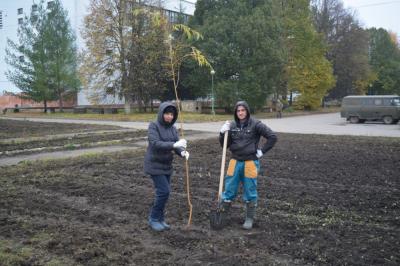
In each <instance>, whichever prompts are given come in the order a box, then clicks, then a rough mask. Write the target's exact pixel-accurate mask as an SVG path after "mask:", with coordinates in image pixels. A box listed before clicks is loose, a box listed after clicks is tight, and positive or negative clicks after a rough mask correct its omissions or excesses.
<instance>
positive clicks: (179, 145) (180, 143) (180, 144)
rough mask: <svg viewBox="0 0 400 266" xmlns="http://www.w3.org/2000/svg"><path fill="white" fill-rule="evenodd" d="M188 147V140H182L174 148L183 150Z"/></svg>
mask: <svg viewBox="0 0 400 266" xmlns="http://www.w3.org/2000/svg"><path fill="white" fill-rule="evenodd" d="M186 146H187V141H186V139H180V140H178V141H177V142H175V143H174V148H182V149H186Z"/></svg>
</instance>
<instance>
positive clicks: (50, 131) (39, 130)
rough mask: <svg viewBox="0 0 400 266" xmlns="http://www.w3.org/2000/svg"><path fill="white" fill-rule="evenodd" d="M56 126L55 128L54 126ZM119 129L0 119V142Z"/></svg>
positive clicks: (102, 126) (104, 126)
mask: <svg viewBox="0 0 400 266" xmlns="http://www.w3.org/2000/svg"><path fill="white" fill-rule="evenodd" d="M54 125H57V126H54ZM112 129H121V128H120V127H115V126H106V125H84V124H61V123H57V124H54V123H40V122H31V121H21V120H10V119H0V140H1V139H7V138H27V137H37V136H40V137H41V136H44V135H54V134H67V133H78V132H88V131H99V130H112Z"/></svg>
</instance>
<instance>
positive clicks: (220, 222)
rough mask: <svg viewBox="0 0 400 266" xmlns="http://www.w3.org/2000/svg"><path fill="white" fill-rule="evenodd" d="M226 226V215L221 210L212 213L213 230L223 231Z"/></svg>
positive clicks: (211, 223)
mask: <svg viewBox="0 0 400 266" xmlns="http://www.w3.org/2000/svg"><path fill="white" fill-rule="evenodd" d="M224 225H225V221H224V215H223V214H222V212H221V210H220V209H215V210H211V211H210V226H211V229H213V230H221V229H222V228H223V227H224Z"/></svg>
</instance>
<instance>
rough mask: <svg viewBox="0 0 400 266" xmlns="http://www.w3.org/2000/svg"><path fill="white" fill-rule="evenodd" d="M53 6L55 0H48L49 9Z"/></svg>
mask: <svg viewBox="0 0 400 266" xmlns="http://www.w3.org/2000/svg"><path fill="white" fill-rule="evenodd" d="M53 6H54V1H49V2H47V9H50V8H53Z"/></svg>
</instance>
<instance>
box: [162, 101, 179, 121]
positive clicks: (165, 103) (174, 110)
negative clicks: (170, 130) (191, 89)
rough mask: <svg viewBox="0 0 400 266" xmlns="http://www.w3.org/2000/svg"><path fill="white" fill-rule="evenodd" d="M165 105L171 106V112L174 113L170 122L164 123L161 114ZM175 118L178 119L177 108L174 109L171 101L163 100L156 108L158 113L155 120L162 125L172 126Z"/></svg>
mask: <svg viewBox="0 0 400 266" xmlns="http://www.w3.org/2000/svg"><path fill="white" fill-rule="evenodd" d="M167 107H172V110H173V113H174V118H173V119H172V122H171V123H166V122H165V121H164V117H163V114H164V113H165V109H167ZM176 119H178V110H177V109H176V107H175V105H174V104H173V103H171V102H163V103H161V104H160V107H159V108H158V115H157V121H158V122H159V123H160V124H161V125H164V126H172V125H173V124H175V122H176Z"/></svg>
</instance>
